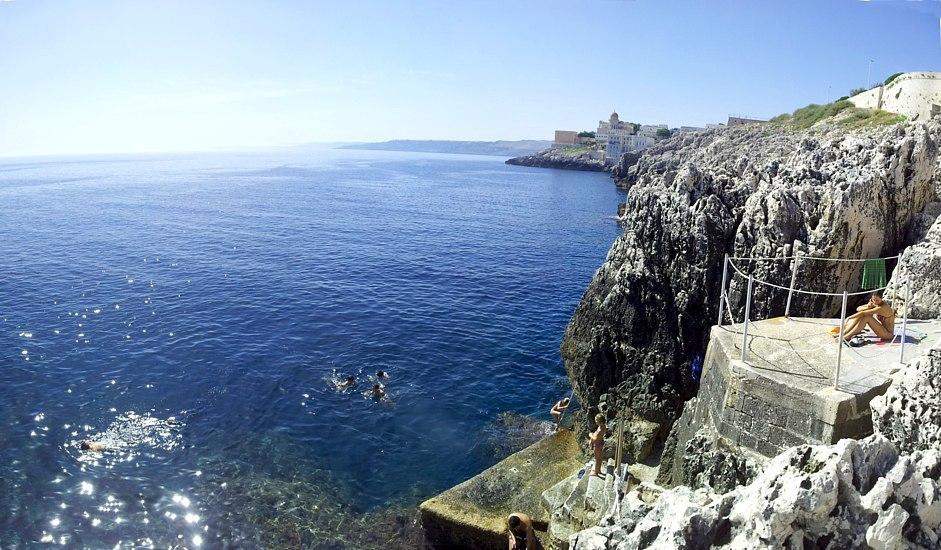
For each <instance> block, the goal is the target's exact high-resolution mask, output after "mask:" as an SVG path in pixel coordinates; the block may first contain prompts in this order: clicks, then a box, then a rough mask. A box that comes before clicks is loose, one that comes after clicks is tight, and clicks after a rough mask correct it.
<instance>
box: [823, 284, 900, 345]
mask: <svg viewBox="0 0 941 550" xmlns="http://www.w3.org/2000/svg"><path fill="white" fill-rule="evenodd" d="M866 327H869V328H871V329H872V331H873V332H875V333H876V336H878V337H879V338H881V339H882V340H888V341H891V340H892V339H893V338H895V310H893V309H892V308H891V307H890V306H889V304H887V303H885V301H884V300H883V299H882V293H881V292H873V293H872V296H870V297H869V302H867V303H866V304H864V305H861V306H859V307H858V308H856V313H854V314H852V315H850V316H849V317H847V318H846V326H845V327H844V329H843V339H844V340H846V341H847V342H849V341H850V340H851V339H852V338H853V337H854V336H856V335H857V334H859V333H861V332H862V331H864V330H866ZM836 333H837V334H839V329H837V330H836Z"/></svg>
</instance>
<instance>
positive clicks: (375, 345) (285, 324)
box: [0, 150, 623, 547]
mask: <svg viewBox="0 0 941 550" xmlns="http://www.w3.org/2000/svg"><path fill="white" fill-rule="evenodd" d="M620 200H623V197H622V196H621V192H619V191H618V190H616V189H615V187H614V185H613V184H612V182H611V180H610V179H609V178H608V177H606V176H605V175H601V174H596V173H581V172H568V171H554V170H543V169H531V168H523V167H510V166H506V165H504V164H503V163H502V159H496V158H490V157H474V156H451V155H432V154H426V155H423V154H408V153H389V152H369V151H332V150H325V151H314V152H303V153H302V152H296V151H288V152H276V153H271V152H268V153H245V154H237V155H236V154H204V155H185V156H184V155H177V156H151V157H134V158H84V159H49V160H35V161H34V160H29V161H13V160H8V161H3V162H0V204H2V207H3V208H2V212H3V214H2V216H0V272H2V273H3V277H2V280H0V344H2V345H0V361H2V369H0V403H3V406H2V409H0V546H4V547H6V546H10V545H20V544H27V543H31V542H40V541H44V542H50V543H59V544H65V545H70V546H79V545H84V546H90V547H98V546H103V545H108V546H112V547H113V546H114V545H115V544H117V543H124V544H132V543H133V544H147V543H153V544H157V545H166V544H185V545H187V546H198V545H203V546H215V545H217V544H221V542H220V541H225V542H229V543H231V544H239V541H242V544H244V545H253V544H258V543H259V539H258V535H257V534H255V533H253V532H252V530H253V529H254V528H255V527H256V525H252V524H256V523H258V522H259V520H258V517H259V515H268V516H270V515H272V514H273V512H272V511H276V510H283V509H285V508H283V507H285V506H289V504H290V502H289V501H291V500H294V499H302V497H301V496H300V495H299V494H295V496H294V497H290V494H291V493H292V492H294V493H299V492H300V491H301V490H310V491H311V492H318V491H320V492H323V495H321V496H323V498H324V501H325V502H326V501H327V500H329V501H331V502H342V503H343V505H344V507H345V508H346V509H351V510H352V509H355V510H359V511H369V510H376V509H377V508H382V507H383V506H386V505H388V504H389V503H390V502H399V503H405V504H414V503H415V502H417V501H418V500H419V499H421V498H423V497H426V496H429V495H431V494H433V493H434V492H437V491H440V490H441V489H444V488H446V487H448V486H450V485H452V484H454V483H457V482H459V481H461V480H462V479H465V478H466V477H468V476H470V475H473V474H475V473H477V472H478V471H480V470H482V469H483V468H485V467H487V466H489V465H491V464H492V463H493V462H494V461H495V460H496V459H497V458H498V457H499V455H500V448H501V447H502V445H501V444H500V443H501V442H500V441H499V439H500V437H501V436H500V435H499V433H500V432H499V431H497V432H495V431H494V429H493V423H494V419H495V417H496V415H497V413H500V412H503V411H513V412H517V413H522V414H529V415H537V416H540V417H542V416H545V411H546V410H548V408H549V406H550V405H551V402H552V401H553V400H555V399H557V398H559V397H560V396H562V395H563V394H566V393H567V392H568V386H567V383H566V381H565V377H564V371H563V368H562V365H561V362H560V359H559V353H558V346H559V343H560V340H561V336H562V332H563V330H564V328H565V325H566V323H567V321H568V319H569V317H570V315H571V312H572V311H573V309H574V307H575V305H576V304H577V302H578V299H579V298H580V296H581V294H582V292H583V290H584V288H585V286H586V285H587V283H588V281H589V279H590V277H591V275H592V273H593V272H594V270H595V269H596V268H597V267H598V266H599V265H600V263H601V262H602V261H603V259H604V256H605V253H606V251H607V249H608V247H609V245H610V243H611V241H612V240H613V238H614V237H615V235H616V234H617V232H618V229H617V226H616V224H615V223H614V221H613V219H612V217H611V215H612V214H613V213H614V211H615V210H616V205H617V203H618V202H619V201H620ZM378 369H382V370H385V371H387V372H388V373H389V374H390V377H389V378H388V379H387V380H384V384H385V387H386V390H387V392H388V395H387V397H386V398H385V399H384V400H382V401H378V402H377V401H375V400H373V399H371V398H369V397H367V396H365V395H363V393H364V392H365V391H366V390H367V389H368V387H369V385H371V383H372V380H370V379H369V376H370V375H371V373H374V372H375V371H376V370H378ZM334 373H337V374H341V375H346V374H354V375H356V376H357V377H358V378H359V382H358V384H357V386H355V387H354V388H352V389H349V390H343V391H338V390H337V389H336V388H335V387H334V385H333V383H332V377H333V375H334ZM495 434H496V435H495ZM83 440H94V441H101V442H103V443H105V444H106V445H108V446H109V451H107V452H104V453H95V452H89V451H82V450H81V449H80V448H79V442H81V441H83ZM495 440H496V441H495ZM272 480H273V481H272ZM292 484H293V485H292ZM328 486H329V487H328ZM233 487H235V488H236V489H233ZM298 487H301V488H302V489H298ZM227 491H230V492H233V491H234V492H237V494H230V493H227ZM278 491H280V492H281V493H283V494H284V495H288V496H287V497H284V498H281V497H279V496H277V495H278V494H281V493H278ZM318 494H319V493H318ZM305 498H306V497H305ZM317 498H319V497H312V498H311V500H310V502H314V501H316V499H317ZM286 503H287V504H286ZM308 508H312V506H309V507H308ZM252 514H254V515H252ZM275 515H277V514H275ZM305 517H306V516H305ZM311 521H313V520H311ZM324 521H326V519H325V520H324ZM253 537H254V538H253Z"/></svg>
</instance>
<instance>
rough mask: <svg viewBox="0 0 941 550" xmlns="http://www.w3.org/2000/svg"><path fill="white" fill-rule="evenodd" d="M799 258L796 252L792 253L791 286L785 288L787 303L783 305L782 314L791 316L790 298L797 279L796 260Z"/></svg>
mask: <svg viewBox="0 0 941 550" xmlns="http://www.w3.org/2000/svg"><path fill="white" fill-rule="evenodd" d="M799 259H800V256H798V255H797V254H796V253H795V254H794V261H792V262H791V286H789V287H788V289H787V305H786V306H784V316H785V317H790V316H791V298H792V297H793V296H794V283H795V282H796V281H797V261H798V260H799Z"/></svg>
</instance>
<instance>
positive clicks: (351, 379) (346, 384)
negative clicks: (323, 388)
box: [337, 374, 356, 388]
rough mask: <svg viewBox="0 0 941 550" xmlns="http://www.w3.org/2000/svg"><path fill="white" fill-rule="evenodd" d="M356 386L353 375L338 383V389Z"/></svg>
mask: <svg viewBox="0 0 941 550" xmlns="http://www.w3.org/2000/svg"><path fill="white" fill-rule="evenodd" d="M355 384H356V377H355V376H353V375H352V374H350V375H348V376H347V377H346V378H345V379H344V380H343V381H342V382H339V383H337V387H338V388H349V387H351V386H354V385H355Z"/></svg>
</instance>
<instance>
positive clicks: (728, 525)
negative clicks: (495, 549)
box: [569, 434, 941, 550]
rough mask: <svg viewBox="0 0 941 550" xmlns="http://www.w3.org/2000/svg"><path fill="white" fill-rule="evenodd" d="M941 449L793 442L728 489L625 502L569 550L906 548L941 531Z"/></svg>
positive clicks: (933, 540) (931, 542)
mask: <svg viewBox="0 0 941 550" xmlns="http://www.w3.org/2000/svg"><path fill="white" fill-rule="evenodd" d="M939 476H941V452H939V450H938V449H936V448H933V449H930V450H927V451H916V452H913V453H911V454H903V455H899V453H898V452H897V451H896V449H895V447H894V446H893V445H892V443H891V442H889V441H888V440H887V439H885V438H884V437H882V436H881V435H879V434H876V435H873V436H871V437H869V438H866V439H864V440H860V441H856V440H852V439H845V440H842V441H840V442H839V443H837V444H835V445H818V446H809V445H803V446H800V447H794V448H791V449H789V450H788V451H786V452H784V453H782V454H780V455H778V456H777V457H775V458H774V459H772V460H771V461H770V462H769V463H768V465H767V467H766V468H765V470H764V472H762V473H761V474H760V475H759V476H758V477H757V478H756V479H755V480H754V481H753V482H752V483H750V484H748V485H746V486H741V487H738V488H736V489H735V490H733V491H729V492H727V493H724V494H717V493H714V492H711V491H709V490H707V489H699V490H697V491H692V490H690V489H689V488H687V487H682V486H681V487H677V488H675V489H671V490H669V491H665V492H663V493H662V494H661V496H660V498H659V500H658V501H657V502H655V503H654V504H653V505H652V506H648V505H645V504H643V503H641V504H638V501H637V500H636V499H633V500H632V499H629V498H624V499H623V500H622V501H621V508H622V514H621V516H620V517H618V518H608V523H609V524H604V522H603V524H602V525H599V526H598V527H594V528H592V529H590V530H587V531H582V532H579V533H575V534H574V535H572V537H571V538H570V539H569V541H570V545H571V548H573V549H574V550H584V549H585V548H608V549H612V548H616V549H618V550H629V549H631V550H632V549H635V548H706V547H710V546H712V547H722V548H807V547H811V548H813V547H821V546H827V547H830V548H864V547H867V545H868V546H871V547H873V548H887V549H888V548H909V547H916V548H917V547H924V548H930V547H936V546H937V543H938V540H939V536H941V481H939Z"/></svg>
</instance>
